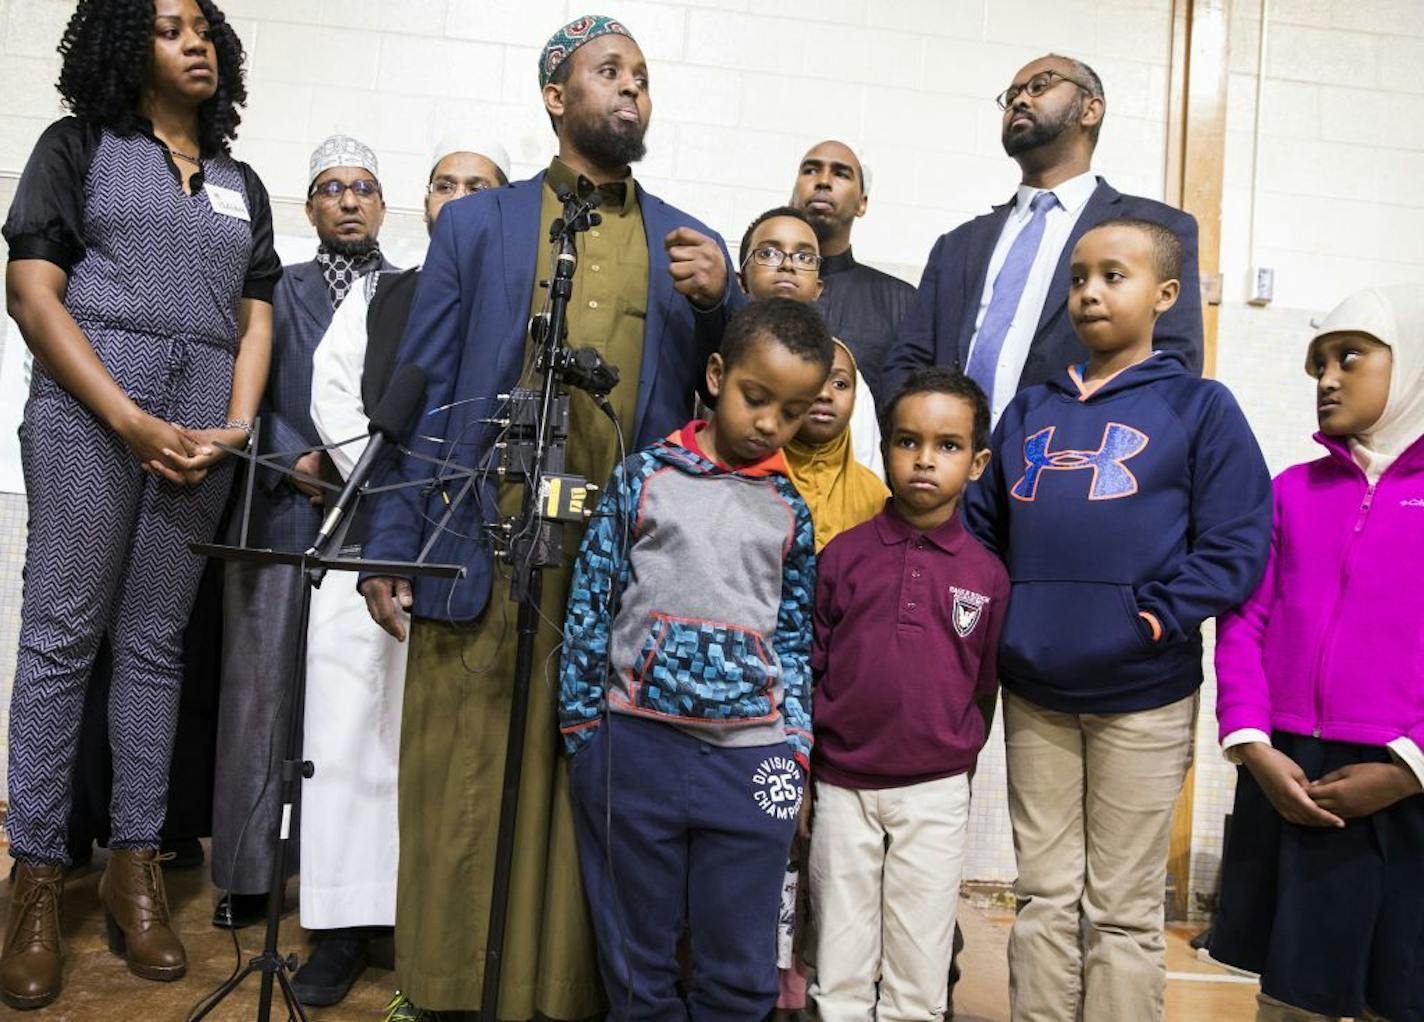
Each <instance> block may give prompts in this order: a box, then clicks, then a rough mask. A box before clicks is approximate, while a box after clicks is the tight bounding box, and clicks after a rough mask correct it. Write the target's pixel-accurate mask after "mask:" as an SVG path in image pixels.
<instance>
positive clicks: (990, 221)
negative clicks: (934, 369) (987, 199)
mask: <svg viewBox="0 0 1424 1022" xmlns="http://www.w3.org/2000/svg"><path fill="white" fill-rule="evenodd" d="M1013 208H1014V204H1013V200H1010V201H1008V202H1006V203H1004V204H1003V205H1001V206H995V207H994V211H993V212H992V213H990V214H988V215H987V216H981V217H976V218H975V220H974V223H973V224H972V225H971V233H970V237H969V250H968V253H967V254H966V257H965V262H964V290H963V292H962V293H963V295H964V298H963V308H961V309H960V310H959V333H958V334H957V338H958V352H959V365H960V366H961V367H962V366H966V365H968V364H969V342H970V341H972V340H973V339H974V321H975V320H977V319H978V318H979V302H980V299H982V298H983V296H984V285H985V283H986V282H987V281H988V278H989V260H990V259H991V258H992V257H993V255H994V246H995V245H996V244H998V241H999V235H1000V234H1001V233H1003V230H1004V221H1005V220H1007V219H1008V218H1009V211H1010V210H1012V209H1013Z"/></svg>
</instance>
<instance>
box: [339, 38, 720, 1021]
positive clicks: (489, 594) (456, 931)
mask: <svg viewBox="0 0 1424 1022" xmlns="http://www.w3.org/2000/svg"><path fill="white" fill-rule="evenodd" d="M539 84H540V86H541V88H542V91H543V100H544V107H545V110H546V111H547V113H548V115H549V118H550V121H551V122H552V124H553V127H554V132H555V134H556V135H557V137H558V145H559V151H558V156H557V157H555V158H554V160H553V161H552V162H551V163H550V165H549V167H548V169H547V170H546V171H545V172H543V173H541V174H538V175H536V176H535V177H533V178H532V179H529V180H527V181H519V182H516V183H515V184H514V185H512V186H511V187H509V188H502V189H497V190H493V191H489V192H484V193H481V194H479V195H475V196H472V197H470V198H467V199H462V200H460V201H458V202H455V203H453V204H451V205H450V207H449V208H447V209H446V210H445V211H444V212H443V213H442V215H441V217H440V220H439V222H438V224H437V225H436V229H435V233H434V236H433V238H432V240H431V245H430V251H429V254H428V256H427V259H426V263H425V267H424V269H423V270H422V271H421V276H420V282H419V284H418V286H417V289H416V295H415V301H414V304H413V307H412V310H411V316H410V324H409V326H408V328H407V330H406V333H405V337H404V339H403V340H402V342H401V347H400V350H399V353H398V355H397V362H398V363H401V364H415V365H418V366H420V367H421V368H422V369H424V370H425V371H426V373H427V374H428V376H429V379H430V391H429V394H428V395H427V400H426V404H427V407H429V408H431V409H432V410H433V411H432V412H431V413H430V414H427V415H426V416H425V417H424V418H422V419H421V420H420V425H419V427H418V429H417V433H418V434H419V435H420V436H421V437H422V438H434V439H422V440H420V441H418V442H417V443H416V444H415V445H414V446H415V449H416V450H418V451H420V452H421V453H424V454H427V455H431V456H436V457H442V458H444V457H449V458H450V459H451V460H452V461H453V462H455V463H457V464H459V465H461V466H464V467H466V468H475V467H478V466H491V467H492V466H494V465H495V464H497V452H495V451H494V450H493V444H494V442H495V439H496V436H497V435H498V432H499V429H498V427H497V426H494V425H491V424H489V423H487V422H486V421H485V420H487V419H490V418H495V417H497V416H498V414H499V413H500V412H501V405H500V402H499V401H498V395H500V394H504V393H507V392H508V391H509V390H510V389H511V388H513V387H514V386H516V385H517V384H519V383H521V382H523V383H524V384H526V385H528V384H535V385H537V377H536V376H535V375H534V374H533V373H532V370H528V369H527V367H528V366H529V364H530V360H529V359H528V357H527V356H528V355H529V350H528V347H529V342H528V322H529V318H530V316H531V315H532V314H536V313H538V312H540V311H541V310H542V309H543V308H544V305H545V299H546V295H547V292H546V291H545V290H544V289H543V288H540V287H539V286H538V282H539V281H543V280H548V279H549V278H550V277H551V276H552V256H551V249H550V246H549V244H548V238H549V227H550V225H551V224H552V223H553V221H554V220H555V219H556V218H557V217H559V216H560V215H561V213H562V203H561V202H560V200H559V198H558V195H559V193H560V192H561V191H568V192H573V193H574V194H576V195H579V196H580V197H584V196H587V195H589V194H590V193H591V192H593V191H594V190H598V191H599V192H600V193H601V196H602V198H601V203H600V205H599V207H598V212H599V214H600V216H601V223H599V224H598V225H596V226H594V227H593V228H592V229H591V230H589V231H588V232H586V233H584V234H580V235H579V236H578V251H579V264H578V272H577V276H576V277H575V278H574V284H573V298H572V301H571V303H570V306H569V310H568V330H569V336H568V342H569V344H570V345H571V346H573V347H581V346H592V347H594V348H595V349H596V350H598V352H599V353H600V354H601V355H602V356H603V358H604V359H605V360H606V361H607V362H608V363H610V364H611V365H612V366H614V367H615V368H617V370H618V372H619V375H620V378H621V380H622V382H621V383H620V384H619V385H618V386H617V387H616V388H615V389H614V390H613V392H612V393H611V394H610V395H609V401H610V403H611V405H612V408H613V410H614V412H615V413H616V415H617V417H618V420H619V422H620V423H621V425H622V429H623V434H624V438H625V446H626V449H627V450H628V451H633V450H636V449H637V448H639V447H642V446H644V445H645V444H648V443H650V442H652V441H653V440H655V439H657V438H659V437H661V436H663V435H665V434H667V433H668V432H670V431H671V430H673V429H675V428H677V427H678V426H680V425H681V424H682V423H684V422H685V421H686V420H687V418H688V417H689V416H690V415H691V413H692V401H693V394H694V389H695V384H696V381H697V380H698V379H699V378H700V377H701V375H702V373H703V370H704V364H703V360H702V359H701V358H700V357H699V355H698V349H697V346H696V343H695V341H694V322H695V317H697V316H713V317H719V318H720V317H723V316H724V315H725V311H726V310H725V305H724V302H725V299H726V298H727V283H728V279H729V276H728V271H727V267H728V264H729V259H728V257H727V252H726V246H725V244H724V243H723V242H722V241H721V239H720V238H719V237H718V236H717V235H715V234H714V233H713V232H712V231H711V230H710V229H709V228H708V227H706V226H705V225H703V224H701V223H700V222H698V221H697V220H695V219H693V218H692V217H690V216H688V215H687V214H685V213H683V212H681V211H680V210H677V209H675V208H673V207H672V206H670V205H668V204H667V203H665V202H663V201H662V200H660V199H658V198H656V197H655V196H653V195H650V194H649V193H648V192H647V191H645V190H644V189H642V188H641V187H640V186H638V184H637V183H636V182H635V181H634V180H633V177H632V172H631V170H630V164H632V163H635V162H637V161H638V160H639V159H640V158H641V157H642V156H643V154H644V143H643V136H644V134H645V132H646V131H647V127H648V122H649V119H650V116H651V113H652V99H651V97H650V94H649V88H648V86H649V82H648V69H647V63H646V61H645V60H644V58H643V54H642V51H641V50H640V49H639V47H638V45H637V43H636V42H634V40H633V38H632V36H631V34H630V33H629V32H628V30H627V29H626V28H625V27H624V26H623V25H622V24H620V23H619V22H617V21H615V20H613V19H611V18H607V17H602V16H584V17H581V18H578V19H576V20H574V21H573V22H570V23H569V24H568V25H565V26H564V27H563V28H561V29H560V30H559V31H558V32H556V33H555V34H554V36H553V38H552V39H550V40H549V42H548V44H547V45H546V46H545V47H544V49H543V51H542V53H541V54H540V58H539ZM521 374H523V375H521ZM566 456H567V471H568V472H570V473H575V474H578V475H582V476H585V477H587V478H588V479H589V480H590V481H591V482H594V483H596V484H599V485H602V484H603V482H604V481H605V480H606V479H607V478H608V476H609V474H610V472H611V471H612V469H613V466H614V465H616V464H617V463H618V461H619V460H620V449H619V442H618V438H617V435H616V433H615V431H614V428H613V426H612V424H611V423H610V421H609V420H608V419H607V418H606V417H605V416H604V414H603V412H602V411H601V410H600V409H599V408H598V406H597V405H596V404H595V403H594V402H593V401H592V400H591V399H590V398H589V397H588V396H587V395H585V394H583V393H581V392H578V391H574V392H573V393H572V394H571V400H570V427H569V440H568V446H567V450H566ZM425 468H428V466H423V465H421V464H420V463H418V462H413V461H408V462H407V463H406V464H405V465H404V466H403V468H402V469H401V473H402V474H403V475H404V476H405V477H407V478H412V479H414V478H419V477H421V476H422V475H428V474H429V473H428V472H425V471H423V469H425ZM484 478H486V479H487V480H488V481H487V482H484V483H483V484H482V485H481V486H480V487H478V492H477V493H476V494H474V495H472V496H471V497H470V498H467V499H466V500H464V501H463V502H461V503H460V504H459V505H458V506H457V509H456V512H455V513H454V515H453V516H452V517H451V518H450V520H449V521H448V522H447V523H446V525H445V527H444V528H443V529H439V530H438V534H437V528H436V525H435V524H434V523H436V522H438V521H439V520H440V519H441V517H442V516H443V515H444V514H445V512H446V510H447V504H446V497H447V494H445V493H442V492H441V491H439V490H437V491H435V492H433V493H428V494H426V493H421V492H420V490H419V488H415V489H406V490H400V491H395V494H393V495H390V496H386V497H384V498H382V499H381V500H378V501H373V502H372V504H371V507H372V512H371V522H370V530H369V535H368V540H367V544H366V547H365V551H364V553H365V556H366V557H367V558H372V559H379V560H384V561H412V560H415V558H416V557H417V555H419V554H420V552H421V550H422V549H423V548H424V547H425V544H426V543H427V542H428V541H430V540H432V539H433V540H434V542H433V545H432V547H431V550H430V552H429V554H428V559H429V560H432V561H437V562H455V563H460V564H463V565H465V566H466V568H467V570H468V574H467V576H466V578H464V579H462V580H458V581H455V582H453V583H452V582H449V581H443V580H432V579H427V578H420V579H416V580H414V581H413V582H412V581H411V580H406V579H397V578H389V577H372V578H366V579H363V580H362V582H361V591H362V593H363V595H364V596H365V598H366V602H367V606H368V608H369V610H370V612H371V616H372V617H373V618H374V619H375V620H376V621H377V622H378V623H380V624H381V625H382V626H383V627H384V628H386V630H387V631H389V632H391V634H393V635H395V636H396V637H397V638H401V639H404V638H405V637H406V627H405V620H404V618H403V615H402V613H401V611H402V608H409V610H410V611H411V614H412V620H411V626H410V655H409V666H408V674H407V681H406V692H405V705H404V708H403V712H402V722H401V754H400V771H399V775H400V779H399V798H398V803H399V813H400V875H399V881H398V885H397V900H396V978H397V982H398V984H399V986H400V990H401V994H402V998H401V1000H400V1001H399V1002H398V1003H397V1005H396V1006H395V1008H394V1011H393V1013H392V1014H393V1017H394V1018H397V1019H418V1018H423V1017H426V1016H425V1015H424V1013H425V1012H429V1011H456V1010H472V1009H476V1008H478V1007H479V1004H480V995H481V989H482V982H483V966H484V950H485V947H484V945H485V938H486V935H487V930H488V915H489V907H490V898H491V893H492V892H491V881H492V877H493V874H494V858H495V838H496V832H497V830H498V822H499V810H500V803H501V791H500V789H501V782H502V779H503V772H504V751H505V744H506V739H507V737H508V721H509V713H510V707H511V693H512V689H513V683H514V659H515V648H516V645H517V636H516V634H515V622H516V619H517V617H518V607H517V605H516V604H514V603H513V602H512V601H511V600H510V597H509V577H508V572H507V570H505V569H503V568H501V569H500V570H496V566H495V563H494V561H493V558H492V555H491V548H490V544H489V543H488V541H487V540H486V539H485V538H484V536H483V525H484V524H485V523H486V522H489V521H493V520H494V519H495V518H496V506H497V507H498V511H499V514H500V515H503V516H507V515H511V514H515V513H517V512H518V510H519V508H520V504H521V501H522V497H523V494H522V489H521V488H520V487H517V486H502V487H497V486H496V485H495V482H494V479H495V478H496V476H495V473H494V472H493V471H491V472H490V473H489V474H488V476H487V477H484ZM458 489H459V487H458V486H454V487H451V488H450V493H449V494H448V496H449V497H451V498H453V496H454V494H455V492H457V491H458ZM476 498H477V499H476ZM579 539H580V535H579V530H578V529H576V528H573V527H571V528H568V529H566V531H565V535H564V563H563V565H562V566H560V567H557V568H551V569H549V570H547V571H545V572H544V575H543V583H542V585H543V600H542V604H541V610H542V615H541V616H542V620H541V622H540V626H539V631H538V635H537V638H536V643H535V649H534V659H533V662H534V675H533V678H532V682H531V687H530V704H529V724H528V729H527V732H526V743H525V752H524V760H523V764H522V766H523V777H522V785H521V788H520V796H519V816H518V824H517V838H516V842H515V848H516V850H515V863H514V870H513V877H512V880H511V884H510V902H509V916H508V919H509V929H508V933H507V936H506V939H505V945H504V968H503V974H502V982H501V999H500V1012H499V1016H500V1019H501V1020H525V1019H531V1018H533V1017H534V1016H535V1015H540V1016H544V1017H547V1018H550V1019H581V1018H587V1017H590V1016H593V1015H597V1014H599V1013H600V1012H601V1010H602V1007H603V996H602V990H601V986H600V983H599V979H598V970H597V962H596V957H595V953H594V944H593V936H592V929H591V927H590V924H589V919H588V910H587V907H586V904H585V900H584V894H583V889H582V885H581V883H580V879H579V866H578V858H577V851H576V848H575V841H574V830H573V822H572V816H571V813H570V809H569V801H568V782H567V775H566V773H565V770H564V767H563V765H562V763H561V761H560V760H559V757H558V750H559V741H558V730H557V722H556V720H555V714H554V700H553V693H554V689H555V686H556V678H555V675H554V672H556V670H557V660H556V659H555V658H553V656H552V654H553V653H554V652H555V650H556V649H557V647H558V644H559V642H560V638H561V636H560V631H559V630H560V627H561V625H562V622H563V619H564V607H565V603H566V598H567V594H568V584H569V573H570V567H571V565H572V562H573V559H574V556H575V554H576V553H577V550H578V542H579ZM486 1022H495V1020H492V1019H490V1020H486Z"/></svg>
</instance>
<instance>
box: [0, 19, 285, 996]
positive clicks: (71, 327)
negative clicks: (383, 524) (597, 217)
mask: <svg viewBox="0 0 1424 1022" xmlns="http://www.w3.org/2000/svg"><path fill="white" fill-rule="evenodd" d="M60 53H61V54H62V55H63V57H64V65H63V70H62V71H61V74H60V80H59V90H60V93H61V94H62V95H63V97H64V99H65V102H66V104H67V105H68V106H69V108H70V109H71V110H72V111H73V113H74V116H73V117H69V118H65V119H64V120H61V121H58V122H57V123H55V124H53V125H51V126H50V127H49V128H48V129H46V131H45V132H44V134H43V135H42V136H41V138H40V140H39V142H38V143H37V145H36V147H35V149H34V152H33V153H32V154H31V157H30V160H29V163H28V165H27V166H26V168H25V172H24V175H23V176H22V177H21V179H20V184H19V188H18V190H17V192H16V195H15V201H14V204H13V206H12V207H11V209H10V215H9V217H8V219H7V221H6V223H5V227H4V236H5V239H6V241H7V242H8V243H9V246H10V256H9V258H10V262H9V266H8V269H7V272H6V293H7V298H8V308H9V312H10V314H11V315H12V316H13V317H14V319H15V321H16V322H17V323H18V324H19V326H20V332H21V334H22V335H23V336H24V338H25V342H26V344H27V345H28V346H29V348H30V350H31V351H32V352H33V353H34V357H35V366H34V374H33V379H32V381H31V387H30V397H29V401H28V402H27V403H26V405H25V414H24V421H23V423H22V425H21V428H20V451H21V459H22V463H23V468H24V475H25V486H26V490H27V492H28V499H29V538H28V544H27V547H26V552H25V582H24V600H23V606H22V610H21V618H20V644H19V658H18V661H17V665H16V671H15V685H14V693H13V696H12V700H11V708H10V750H9V751H10V761H9V789H10V791H9V794H10V808H9V816H8V819H7V820H6V828H7V830H8V832H9V836H10V842H11V851H12V854H13V856H14V857H15V859H16V864H17V870H16V877H15V881H14V884H13V887H12V890H11V909H10V921H9V925H8V926H7V927H6V934H5V948H4V952H3V955H0V996H3V999H4V1000H5V1002H6V1003H8V1004H10V1005H11V1006H13V1007H17V1008H33V1007H39V1006H41V1005H43V1004H47V1003H49V1002H50V1001H52V1000H54V998H55V997H56V996H58V994H59V991H60V981H61V967H62V961H61V944H60V936H59V901H60V896H61V893H62V874H63V869H64V866H65V864H66V855H67V851H66V842H65V831H66V820H67V817H68V813H69V790H70V778H71V774H72V771H73V761H74V755H75V744H76V739H77V735H78V731H79V724H80V718H81V715H82V712H83V697H84V686H85V683H86V681H87V678H88V675H89V670H90V664H91V663H92V661H93V659H94V655H95V651H96V648H97V646H98V644H99V641H100V639H101V637H102V636H103V634H104V633H105V632H106V631H107V632H108V635H109V640H110V644H111V647H112V650H113V686H112V691H111V696H110V702H109V727H110V734H111V736H112V737H111V743H112V746H113V753H114V792H113V801H112V805H111V809H110V814H111V816H112V835H113V836H112V840H111V841H110V848H111V850H112V851H111V854H110V857H109V861H108V864H107V867H106V868H105V871H104V876H103V879H102V880H101V881H100V885H99V893H100V898H101V900H102V901H103V903H104V909H105V916H106V920H107V923H108V931H109V947H110V949H111V950H112V951H114V952H116V953H118V954H122V955H124V956H125V957H126V959H127V961H128V965H129V969H130V970H131V971H132V972H134V973H135V974H137V975H139V976H143V977H145V978H148V979H157V980H173V979H177V978H179V977H180V976H182V975H183V973H184V971H185V969H186V957H185V954H184V951H183V946H182V944H181V943H180V942H179V940H178V938H177V936H176V934H175V933H174V932H173V930H172V928H171V927H170V925H169V914H168V906H167V901H166V898H165V894H164V888H163V875H162V872H161V868H160V865H159V858H158V852H157V849H158V844H159V830H160V828H161V827H162V824H163V814H164V804H165V798H166V788H167V779H168V761H169V757H170V755H171V750H172V745H173V732H174V728H175V723H176V715H177V708H178V695H179V687H180V684H181V680H182V671H181V638H182V632H183V627H184V624H185V622H186V621H187V619H188V613H189V609H190V607H191V605H192V602H193V598H194V595H195V591H196V587H197V584H198V578H199V574H200V572H201V569H202V559H201V558H200V557H198V556H196V555H195V554H193V553H191V552H190V551H189V549H188V544H189V543H191V542H195V541H196V542H206V541H209V540H211V539H212V536H213V532H214V530H215V528H216V526H217V521H218V517H219V515H220V513H221V511H222V508H223V504H224V502H225V500H226V497H227V491H228V489H229V486H230V483H231V477H232V465H231V463H230V461H228V460H226V459H224V457H223V452H222V451H221V450H220V449H219V448H218V447H217V446H216V444H217V443H223V444H226V445H229V446H237V447H240V446H242V445H243V444H244V443H245V442H246V440H247V437H248V435H249V434H250V432H251V425H250V420H251V419H252V417H253V416H254V415H255V414H256V410H257V404H258V400H259V398H260V396H261V393H262V388H263V386H264V384H265V381H266V377H267V363H268V359H269V356H270V351H271V315H272V308H271V298H272V288H273V286H274V284H275V283H276V279H277V277H278V276H280V274H281V266H280V263H279V262H278V260H277V257H276V254H275V252H274V250H273V247H272V217H271V209H270V206H269V204H268V199H267V194H266V191H265V190H264V189H263V187H262V183H261V182H260V181H259V180H258V178H257V176H256V175H255V174H253V173H252V171H251V170H250V169H249V168H247V167H246V166H245V165H243V164H240V163H238V162H236V161H234V160H233V159H232V158H231V157H230V156H229V155H228V152H227V143H228V141H229V140H230V139H232V138H233V137H234V136H235V134H236V132H235V128H236V127H237V123H238V121H239V117H238V115H237V111H236V108H237V107H238V106H240V105H241V104H242V103H243V102H244V101H245V99H246V92H245V89H244V87H243V79H242V46H241V43H240V42H239V41H238V39H237V37H236V35H235V34H234V33H233V31H232V29H231V27H229V26H228V25H227V24H226V22H225V21H224V19H223V16H222V13H221V12H220V11H218V9H217V8H216V7H215V6H213V4H212V3H211V2H210V0H80V3H79V4H78V7H77V9H76V11H75V13H74V15H73V17H72V19H71V20H70V23H69V27H68V29H67V30H66V32H65V35H64V40H63V42H62V43H61V44H60Z"/></svg>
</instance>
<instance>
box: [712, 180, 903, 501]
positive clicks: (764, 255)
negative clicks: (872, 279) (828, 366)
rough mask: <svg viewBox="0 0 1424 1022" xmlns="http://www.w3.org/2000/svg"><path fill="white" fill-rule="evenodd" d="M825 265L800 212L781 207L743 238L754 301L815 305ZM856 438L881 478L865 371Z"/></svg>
mask: <svg viewBox="0 0 1424 1022" xmlns="http://www.w3.org/2000/svg"><path fill="white" fill-rule="evenodd" d="M821 263H822V258H821V250H820V243H819V242H818V241H817V239H816V231H815V229H814V228H813V227H812V226H811V221H810V219H808V218H807V216H806V214H805V213H803V212H801V211H800V210H799V209H794V208H793V207H791V206H777V207H776V208H775V209H769V210H767V211H766V212H765V213H763V214H762V215H761V216H759V217H757V218H756V219H755V220H753V221H752V223H751V226H750V227H748V228H747V230H746V233H745V234H743V235H742V247H741V250H740V252H739V254H738V257H737V265H738V267H739V269H738V270H737V280H738V281H740V282H741V285H742V290H743V291H745V292H746V293H747V295H748V296H749V297H751V298H754V299H755V298H790V299H792V300H793V301H797V302H804V303H805V304H807V305H810V304H814V303H815V301H816V299H818V298H820V297H821V289H822V287H823V286H824V285H823V283H822V281H821ZM850 435H851V444H852V446H853V447H854V449H855V460H856V461H858V462H860V463H861V464H862V465H864V466H865V467H866V468H868V469H870V470H871V471H872V472H874V473H875V474H876V475H881V474H882V472H883V467H884V463H883V459H882V456H881V453H880V423H879V422H878V421H877V419H876V417H875V399H874V398H873V397H872V396H871V393H870V388H869V387H868V386H867V385H866V382H865V378H864V377H863V376H862V375H860V374H859V373H857V374H856V385H855V411H854V412H852V413H851V420H850Z"/></svg>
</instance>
